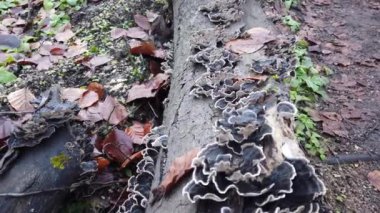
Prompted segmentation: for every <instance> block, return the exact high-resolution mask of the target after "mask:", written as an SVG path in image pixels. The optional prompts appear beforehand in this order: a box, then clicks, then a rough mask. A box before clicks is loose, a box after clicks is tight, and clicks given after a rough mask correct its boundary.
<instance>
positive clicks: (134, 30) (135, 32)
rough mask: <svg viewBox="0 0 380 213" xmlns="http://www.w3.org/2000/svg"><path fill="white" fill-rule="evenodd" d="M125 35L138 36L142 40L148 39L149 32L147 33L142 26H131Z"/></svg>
mask: <svg viewBox="0 0 380 213" xmlns="http://www.w3.org/2000/svg"><path fill="white" fill-rule="evenodd" d="M125 35H126V36H127V37H129V38H137V39H142V40H146V39H148V37H149V35H148V33H146V32H145V31H144V29H143V28H141V27H131V28H129V29H127V30H126V31H125Z"/></svg>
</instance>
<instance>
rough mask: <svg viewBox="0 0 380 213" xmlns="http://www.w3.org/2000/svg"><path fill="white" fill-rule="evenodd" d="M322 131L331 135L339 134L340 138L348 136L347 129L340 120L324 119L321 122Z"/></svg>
mask: <svg viewBox="0 0 380 213" xmlns="http://www.w3.org/2000/svg"><path fill="white" fill-rule="evenodd" d="M322 131H323V132H324V133H326V134H329V135H331V136H339V137H342V138H347V137H348V131H347V130H346V128H345V127H344V125H343V123H342V122H341V121H332V120H328V121H324V122H323V123H322Z"/></svg>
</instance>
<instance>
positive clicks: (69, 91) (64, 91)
mask: <svg viewBox="0 0 380 213" xmlns="http://www.w3.org/2000/svg"><path fill="white" fill-rule="evenodd" d="M85 92H86V90H85V89H81V88H61V98H62V99H63V100H68V101H71V102H74V101H76V100H79V99H80V98H81V97H82V96H83V93H85Z"/></svg>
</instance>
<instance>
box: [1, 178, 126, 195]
mask: <svg viewBox="0 0 380 213" xmlns="http://www.w3.org/2000/svg"><path fill="white" fill-rule="evenodd" d="M127 182H128V181H126V180H119V181H109V182H105V183H100V182H94V183H90V184H91V185H112V184H115V183H127ZM84 185H88V184H87V183H84V184H79V185H76V186H69V187H56V188H51V189H45V190H39V191H31V192H9V193H2V194H0V197H25V196H30V195H36V194H41V193H46V192H54V191H64V190H71V189H76V188H78V187H81V186H84Z"/></svg>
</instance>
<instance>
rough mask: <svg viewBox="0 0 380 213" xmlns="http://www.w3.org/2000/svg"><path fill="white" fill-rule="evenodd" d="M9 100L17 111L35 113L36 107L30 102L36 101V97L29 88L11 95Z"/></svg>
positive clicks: (8, 97)
mask: <svg viewBox="0 0 380 213" xmlns="http://www.w3.org/2000/svg"><path fill="white" fill-rule="evenodd" d="M7 99H8V101H9V103H10V104H11V106H12V107H13V108H14V109H15V110H16V111H34V107H33V105H32V104H30V102H31V101H33V100H34V99H36V97H35V96H34V95H33V93H32V92H31V91H30V90H29V89H28V88H23V89H19V90H16V91H14V92H12V93H9V95H8V96H7Z"/></svg>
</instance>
